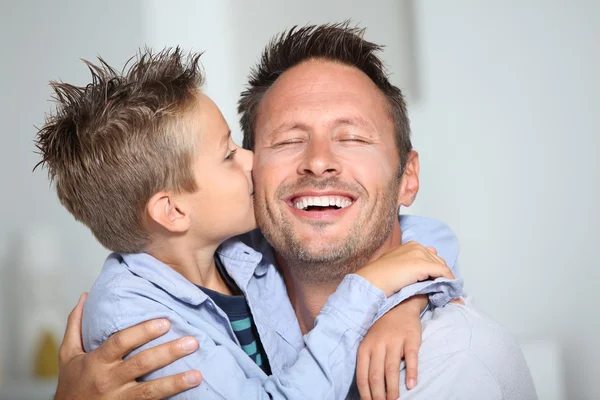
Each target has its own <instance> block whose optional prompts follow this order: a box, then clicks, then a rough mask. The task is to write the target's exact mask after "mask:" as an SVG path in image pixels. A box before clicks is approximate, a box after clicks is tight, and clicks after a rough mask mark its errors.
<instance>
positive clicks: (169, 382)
mask: <svg viewBox="0 0 600 400" xmlns="http://www.w3.org/2000/svg"><path fill="white" fill-rule="evenodd" d="M200 382H202V376H201V375H200V372H199V371H196V370H194V371H188V372H184V373H181V374H177V375H172V376H167V377H164V378H160V379H156V380H153V381H148V382H144V383H140V384H138V385H135V386H134V387H133V388H131V389H129V390H128V391H127V392H125V393H124V396H123V399H139V400H159V399H164V398H166V397H169V396H173V395H175V394H177V393H181V392H183V391H185V390H188V389H191V388H193V387H196V386H198V385H199V384H200Z"/></svg>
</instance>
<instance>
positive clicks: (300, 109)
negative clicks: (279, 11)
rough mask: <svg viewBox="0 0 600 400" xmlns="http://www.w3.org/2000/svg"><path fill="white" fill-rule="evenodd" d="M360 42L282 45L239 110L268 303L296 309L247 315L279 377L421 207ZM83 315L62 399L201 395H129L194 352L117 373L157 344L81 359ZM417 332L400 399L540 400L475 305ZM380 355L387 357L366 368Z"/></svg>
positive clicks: (143, 360) (390, 102)
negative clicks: (265, 255) (409, 377)
mask: <svg viewBox="0 0 600 400" xmlns="http://www.w3.org/2000/svg"><path fill="white" fill-rule="evenodd" d="M362 33H363V32H362V31H360V30H357V29H353V28H349V27H348V26H347V25H324V26H311V27H305V28H301V29H292V30H291V31H289V32H286V33H284V34H282V35H280V36H279V37H277V39H276V40H275V41H274V42H272V43H271V44H269V45H268V46H267V49H266V50H265V53H264V54H263V57H262V59H261V62H260V63H259V65H258V67H257V68H256V69H255V71H254V73H253V75H252V76H251V79H250V82H249V85H248V89H247V90H246V91H245V92H244V93H243V94H242V98H241V100H240V104H239V112H240V114H241V123H242V129H243V131H244V147H246V148H248V149H253V150H254V151H255V163H254V187H255V212H256V217H257V222H258V224H259V226H260V228H261V231H262V233H263V234H264V237H263V236H262V235H260V234H258V233H257V232H255V233H254V234H252V235H249V237H248V240H249V241H251V242H252V245H253V247H254V248H256V249H261V250H262V249H264V250H265V251H266V252H269V251H272V252H273V259H274V262H275V263H276V264H277V266H278V268H279V270H280V271H281V274H282V276H283V283H282V284H281V285H280V286H281V287H276V288H273V290H274V291H279V293H286V292H287V294H288V296H289V303H286V304H278V305H277V307H273V306H272V305H270V306H269V305H266V304H263V303H259V304H256V305H255V307H254V309H253V311H254V312H256V313H257V314H268V315H269V316H270V318H265V319H262V320H261V319H260V318H259V319H257V321H256V322H257V326H259V328H261V329H263V330H264V331H265V332H271V333H273V336H272V338H271V339H269V340H268V342H270V343H268V344H267V343H263V344H265V350H266V351H267V354H268V356H269V358H270V360H269V361H270V362H271V367H272V368H273V369H274V371H275V370H277V369H278V368H283V367H284V366H285V365H286V364H287V363H291V362H293V361H294V360H295V357H296V356H297V353H298V349H299V348H301V347H302V345H303V339H302V335H303V334H305V333H307V332H308V331H309V330H310V329H311V328H312V327H313V325H314V322H315V317H316V315H317V314H318V313H319V311H320V310H321V308H322V306H323V304H324V303H325V301H326V299H327V297H328V296H329V295H330V294H331V293H332V292H333V291H334V290H335V288H336V286H337V285H338V284H339V282H340V281H341V280H342V279H343V277H344V276H345V275H346V274H348V273H350V272H353V271H355V270H356V269H358V268H360V267H361V266H363V265H364V264H365V263H366V262H368V261H369V260H371V259H373V258H376V257H378V256H380V255H381V254H383V253H384V252H386V251H387V250H389V249H391V248H393V247H395V246H398V245H399V244H400V243H402V242H405V241H407V240H409V239H410V238H407V237H406V236H404V237H403V235H402V230H401V224H400V223H399V221H398V219H397V217H396V216H397V210H398V206H400V205H403V206H410V205H411V204H412V202H413V201H414V199H415V197H416V195H417V192H418V189H419V178H418V176H419V161H418V154H417V153H416V152H414V151H413V150H412V146H411V142H410V128H409V124H408V116H407V113H406V108H405V104H404V100H403V98H402V94H401V92H400V90H399V89H398V88H396V87H395V86H393V85H391V84H390V83H389V81H388V77H387V75H386V73H385V71H384V69H383V66H382V63H381V60H380V59H379V58H377V56H376V54H375V53H376V52H377V51H378V50H380V47H379V46H376V45H374V44H372V43H369V42H367V41H365V40H364V39H363V38H362ZM332 195H336V196H343V197H345V198H346V199H347V200H348V201H349V202H350V203H351V205H350V206H349V207H346V208H343V209H339V210H338V209H334V208H333V207H330V206H329V205H327V206H325V205H323V204H322V203H319V201H315V200H314V199H315V198H319V197H326V196H332ZM317 203H318V204H317ZM405 221H406V220H405ZM409 221H410V220H409ZM409 223H410V222H409ZM404 226H406V222H405V223H404ZM265 238H266V240H265ZM450 240H452V238H451V239H450ZM267 241H268V243H267ZM423 244H424V245H427V243H423ZM269 245H270V246H272V250H271V248H270V247H269ZM438 250H440V249H438ZM446 256H447V257H449V256H450V255H449V254H448V253H447V254H446ZM450 257H451V256H450ZM446 261H447V262H449V263H453V262H455V260H454V259H453V260H448V259H446ZM260 273H261V272H260V271H258V269H257V271H255V274H260ZM247 295H248V296H251V295H252V293H247ZM80 303H81V302H80ZM467 303H468V301H467ZM81 307H82V305H81V304H79V305H78V307H77V308H76V310H75V311H74V313H73V314H72V315H71V317H70V323H69V325H70V328H71V329H68V330H67V334H66V337H65V342H64V344H63V347H62V349H61V381H60V382H59V388H58V391H57V396H56V399H67V398H69V399H73V398H87V399H91V398H104V399H119V398H161V397H165V396H168V395H171V394H174V393H177V392H179V391H182V390H185V389H187V388H189V387H191V386H194V385H197V384H198V383H199V381H200V376H199V374H198V373H197V371H192V372H188V373H187V375H177V376H174V377H166V378H161V379H160V380H157V381H151V382H146V383H143V384H137V382H135V378H137V377H139V376H141V375H144V374H146V373H148V372H150V371H152V370H154V369H156V368H159V367H161V366H164V365H167V364H168V363H170V362H171V361H173V360H174V359H177V358H179V357H181V356H183V355H185V354H188V353H189V352H191V351H194V350H195V349H196V347H194V346H192V347H191V348H188V349H187V350H184V349H183V347H182V346H179V345H178V343H166V344H164V345H161V346H158V347H156V348H154V349H150V350H146V351H144V352H142V353H139V354H137V355H136V356H134V357H132V358H131V359H129V360H128V361H125V362H123V361H121V359H122V357H123V356H124V355H126V354H127V353H129V352H130V351H131V350H133V349H134V348H137V347H139V346H140V345H142V344H143V343H146V342H147V341H149V340H150V339H151V338H154V337H157V336H159V335H160V332H159V330H158V328H157V325H153V324H152V323H151V322H148V323H145V324H142V325H140V326H137V327H133V328H130V329H129V330H127V331H123V332H120V333H119V334H116V335H114V336H113V337H112V338H111V339H110V340H109V341H108V342H107V343H106V344H105V345H103V346H102V347H101V348H99V349H98V350H96V351H95V352H93V353H90V354H89V355H83V354H81V352H80V350H79V348H78V345H79V346H80V343H79V342H80V340H79V339H78V332H77V329H73V326H75V327H76V326H78V325H79V319H80V311H81ZM422 322H423V343H422V346H421V349H420V353H419V384H418V385H417V386H416V388H415V389H413V390H410V391H407V390H406V388H405V386H404V385H403V384H401V385H400V387H401V398H403V399H411V398H422V399H433V398H436V399H437V398H442V399H461V400H462V399H523V400H525V399H534V398H536V395H535V390H534V388H533V383H532V380H531V376H530V374H529V371H528V369H527V366H526V363H525V360H524V358H523V356H522V354H521V352H520V349H519V347H518V345H517V344H516V343H515V342H514V340H512V339H511V338H510V336H509V335H508V334H507V333H506V332H505V331H504V330H502V328H500V327H499V326H498V325H497V324H496V323H494V322H493V321H491V320H489V319H488V318H486V317H485V316H483V315H481V314H479V313H477V312H476V311H475V310H474V309H473V308H472V307H470V306H469V305H468V304H467V305H466V306H464V305H460V304H450V305H447V306H446V307H443V308H438V309H434V310H428V311H427V312H426V313H425V314H424V315H423V318H422ZM161 329H162V331H161V332H164V330H165V329H168V328H166V327H164V326H163V327H162V328H161ZM275 333H276V334H275ZM390 335H393V330H390ZM363 344H364V343H363ZM384 354H385V349H379V350H376V351H374V352H372V353H371V357H373V358H377V357H381V356H382V355H384ZM406 356H408V355H406ZM271 357H272V358H271ZM365 370H367V369H366V368H364V366H359V371H365ZM200 372H202V371H200ZM404 373H405V371H404V369H403V370H402V375H401V378H400V382H404V380H405V375H404ZM370 378H371V377H370V376H368V375H364V374H362V373H361V374H359V376H358V377H357V382H356V383H355V384H353V385H352V387H351V390H350V393H349V395H348V398H358V397H359V387H360V392H361V393H360V394H361V395H362V397H363V398H366V399H369V398H371V395H373V396H374V397H379V396H380V393H369V392H368V391H365V387H366V383H367V382H368V383H371V384H372V383H373V382H370V381H369V380H370ZM234 384H235V382H232V385H234ZM375 386H376V385H375Z"/></svg>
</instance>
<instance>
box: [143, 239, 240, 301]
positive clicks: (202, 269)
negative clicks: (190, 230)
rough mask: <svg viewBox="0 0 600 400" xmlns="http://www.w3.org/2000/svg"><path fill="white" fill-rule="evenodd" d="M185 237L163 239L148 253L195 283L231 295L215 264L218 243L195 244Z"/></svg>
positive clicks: (148, 250)
mask: <svg viewBox="0 0 600 400" xmlns="http://www.w3.org/2000/svg"><path fill="white" fill-rule="evenodd" d="M185 239H186V238H185V237H177V238H171V239H164V240H161V241H160V242H161V243H160V244H158V243H154V244H153V245H151V246H149V248H148V249H147V250H146V252H147V253H148V254H150V255H151V256H153V257H154V258H156V259H157V260H159V261H161V262H163V263H165V264H166V265H168V266H169V267H171V268H173V269H174V270H175V271H177V272H179V273H180V274H181V275H182V276H183V277H184V278H186V279H187V280H188V281H190V282H192V283H193V284H195V285H198V286H202V287H204V288H207V289H210V290H214V291H216V292H219V293H223V294H227V295H231V294H232V293H231V291H230V290H229V288H228V287H227V284H226V283H225V281H224V280H223V277H222V276H221V273H220V272H219V270H218V269H217V266H216V264H215V252H216V251H217V247H218V245H205V246H202V245H201V246H198V243H195V246H193V245H191V244H190V243H188V241H187V240H185Z"/></svg>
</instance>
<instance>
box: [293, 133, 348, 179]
mask: <svg viewBox="0 0 600 400" xmlns="http://www.w3.org/2000/svg"><path fill="white" fill-rule="evenodd" d="M333 150H334V149H333V148H332V144H331V142H330V141H329V140H328V139H317V140H314V139H313V140H311V142H310V144H309V145H308V146H307V148H306V150H305V154H304V156H303V158H302V162H301V163H300V165H298V174H300V175H313V176H335V175H339V174H340V173H341V172H342V167H341V164H340V162H339V160H338V159H337V157H336V155H335V152H334V151H333Z"/></svg>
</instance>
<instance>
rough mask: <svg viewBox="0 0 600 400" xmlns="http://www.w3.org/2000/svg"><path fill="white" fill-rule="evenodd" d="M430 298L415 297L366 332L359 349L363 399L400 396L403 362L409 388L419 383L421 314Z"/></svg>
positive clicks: (358, 380)
mask: <svg viewBox="0 0 600 400" xmlns="http://www.w3.org/2000/svg"><path fill="white" fill-rule="evenodd" d="M427 302H428V299H427V296H426V295H421V296H415V297H412V298H410V299H408V300H405V301H404V302H402V303H400V304H399V305H398V306H396V307H395V308H393V309H392V310H390V311H389V312H387V313H386V314H385V315H384V316H382V317H381V318H380V319H379V320H377V322H375V324H373V326H372V327H371V329H369V332H367V335H366V336H365V339H364V340H363V341H362V343H361V345H360V347H359V349H358V357H357V363H356V383H357V386H358V391H359V393H360V397H361V399H362V400H384V399H387V400H396V399H397V398H398V397H399V396H400V389H399V384H400V361H401V360H402V358H403V357H404V359H405V361H406V387H407V388H408V389H412V388H414V387H415V385H416V384H417V368H418V364H419V360H418V354H419V347H421V336H422V326H421V318H420V314H421V312H422V311H423V309H424V308H425V307H426V306H427ZM386 394H387V396H386Z"/></svg>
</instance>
